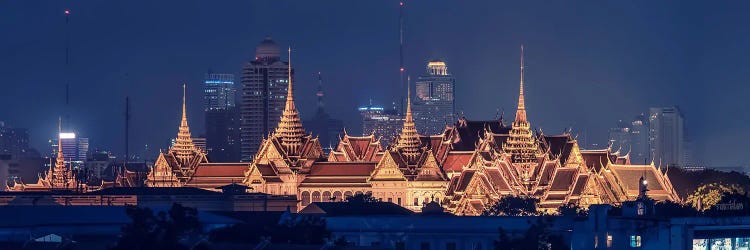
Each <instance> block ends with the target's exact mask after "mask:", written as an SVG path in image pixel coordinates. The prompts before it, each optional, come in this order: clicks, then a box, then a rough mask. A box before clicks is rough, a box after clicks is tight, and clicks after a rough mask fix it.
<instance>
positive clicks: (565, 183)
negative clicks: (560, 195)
mask: <svg viewBox="0 0 750 250" xmlns="http://www.w3.org/2000/svg"><path fill="white" fill-rule="evenodd" d="M575 175H576V169H563V168H558V169H557V174H555V177H554V179H553V180H552V185H551V187H550V189H549V190H550V191H568V190H570V188H571V186H573V181H574V179H573V178H574V177H575Z"/></svg>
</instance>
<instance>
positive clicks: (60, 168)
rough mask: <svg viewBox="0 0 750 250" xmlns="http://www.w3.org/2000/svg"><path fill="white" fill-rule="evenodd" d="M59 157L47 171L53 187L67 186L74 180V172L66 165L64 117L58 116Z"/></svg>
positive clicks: (47, 177)
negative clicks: (63, 136)
mask: <svg viewBox="0 0 750 250" xmlns="http://www.w3.org/2000/svg"><path fill="white" fill-rule="evenodd" d="M57 132H58V133H57V134H58V137H57V157H56V158H55V165H54V166H50V170H49V172H48V173H47V176H46V179H47V180H48V181H49V183H50V186H51V187H52V188H67V187H68V183H69V181H70V180H73V176H72V172H71V171H68V167H67V166H65V155H63V147H62V143H63V142H62V139H63V138H61V136H59V135H61V134H62V117H60V118H58V123H57Z"/></svg>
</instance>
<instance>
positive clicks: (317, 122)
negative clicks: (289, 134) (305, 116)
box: [304, 72, 344, 152]
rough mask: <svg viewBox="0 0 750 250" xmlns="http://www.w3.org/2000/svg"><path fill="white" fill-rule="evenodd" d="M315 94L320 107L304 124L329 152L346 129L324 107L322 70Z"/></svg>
mask: <svg viewBox="0 0 750 250" xmlns="http://www.w3.org/2000/svg"><path fill="white" fill-rule="evenodd" d="M315 95H316V96H317V97H318V109H317V111H316V112H315V115H314V116H313V117H312V118H310V119H309V120H307V121H305V122H304V124H305V127H307V129H308V130H309V131H310V133H312V134H313V135H314V136H317V137H318V139H319V140H320V145H321V146H322V147H323V150H325V151H326V152H327V151H328V150H330V149H331V148H333V147H335V146H336V143H338V141H339V134H341V133H342V132H343V130H344V123H343V122H342V121H341V120H338V119H334V118H332V117H331V116H330V115H329V114H328V113H327V112H326V111H325V109H324V105H323V96H324V93H323V76H322V75H321V74H320V72H318V91H317V93H315Z"/></svg>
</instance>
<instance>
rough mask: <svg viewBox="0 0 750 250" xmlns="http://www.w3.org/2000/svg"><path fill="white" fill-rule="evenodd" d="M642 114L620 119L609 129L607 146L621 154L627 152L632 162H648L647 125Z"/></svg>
mask: <svg viewBox="0 0 750 250" xmlns="http://www.w3.org/2000/svg"><path fill="white" fill-rule="evenodd" d="M648 124H649V123H648V120H647V119H646V116H645V115H644V114H640V115H638V116H636V117H635V118H634V119H633V121H631V122H626V121H623V120H620V121H618V122H617V127H614V128H610V129H609V146H610V148H612V150H615V151H619V152H620V153H621V154H626V153H627V154H629V155H630V161H631V162H633V163H634V164H648V163H649V162H650V158H649V125H648Z"/></svg>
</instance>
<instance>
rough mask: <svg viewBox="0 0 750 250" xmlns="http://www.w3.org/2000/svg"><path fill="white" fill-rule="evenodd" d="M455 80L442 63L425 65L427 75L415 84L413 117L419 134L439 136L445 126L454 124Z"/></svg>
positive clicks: (435, 62)
mask: <svg viewBox="0 0 750 250" xmlns="http://www.w3.org/2000/svg"><path fill="white" fill-rule="evenodd" d="M455 85H456V79H455V78H453V76H452V75H450V74H449V73H448V67H447V66H446V64H445V62H443V61H430V62H428V63H427V74H425V75H423V76H420V77H419V78H418V80H417V83H416V98H415V99H414V107H413V109H414V117H415V118H416V120H415V122H416V124H417V128H419V132H420V133H421V134H425V135H434V134H440V133H442V132H443V130H445V126H446V125H451V124H453V123H454V122H455V117H454V115H455V113H454V112H455V104H454V95H453V90H454V88H455Z"/></svg>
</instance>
